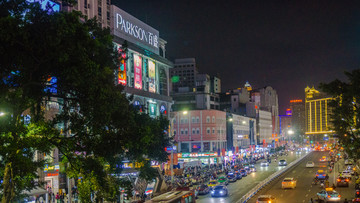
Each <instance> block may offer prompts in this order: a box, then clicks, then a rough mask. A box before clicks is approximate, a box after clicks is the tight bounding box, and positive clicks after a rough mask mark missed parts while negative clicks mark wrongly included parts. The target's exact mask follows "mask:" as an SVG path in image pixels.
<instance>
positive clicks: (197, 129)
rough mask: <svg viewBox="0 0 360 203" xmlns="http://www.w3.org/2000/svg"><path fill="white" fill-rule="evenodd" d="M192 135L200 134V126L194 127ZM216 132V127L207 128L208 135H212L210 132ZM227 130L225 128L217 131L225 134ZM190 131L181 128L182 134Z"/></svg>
mask: <svg viewBox="0 0 360 203" xmlns="http://www.w3.org/2000/svg"><path fill="white" fill-rule="evenodd" d="M191 132H192V135H200V128H193V129H192V131H191ZM215 132H216V130H215V128H212V129H211V128H206V134H207V135H210V134H213V135H215ZM224 132H225V129H218V130H217V133H218V134H223V133H224ZM188 133H189V131H188V129H187V128H185V129H184V128H181V129H180V135H188ZM174 135H176V130H174Z"/></svg>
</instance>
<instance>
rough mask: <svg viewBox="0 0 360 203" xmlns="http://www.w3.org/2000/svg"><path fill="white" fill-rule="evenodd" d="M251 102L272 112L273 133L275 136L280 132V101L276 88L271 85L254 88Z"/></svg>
mask: <svg viewBox="0 0 360 203" xmlns="http://www.w3.org/2000/svg"><path fill="white" fill-rule="evenodd" d="M251 102H254V104H255V106H256V107H258V108H259V109H260V110H262V111H268V112H270V113H271V120H272V121H271V126H272V135H273V137H274V138H275V137H276V136H277V135H278V134H279V102H278V95H277V92H276V90H275V89H274V88H272V87H270V86H266V87H264V88H260V89H256V90H252V91H251Z"/></svg>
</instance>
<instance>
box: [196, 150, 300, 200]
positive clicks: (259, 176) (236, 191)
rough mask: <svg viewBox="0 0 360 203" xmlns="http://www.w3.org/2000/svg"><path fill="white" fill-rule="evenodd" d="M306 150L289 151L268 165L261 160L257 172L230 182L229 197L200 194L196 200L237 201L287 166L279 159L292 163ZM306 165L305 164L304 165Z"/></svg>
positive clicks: (256, 165) (257, 165)
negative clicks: (279, 162)
mask: <svg viewBox="0 0 360 203" xmlns="http://www.w3.org/2000/svg"><path fill="white" fill-rule="evenodd" d="M304 155H305V152H302V153H301V154H296V153H295V152H293V153H289V155H288V156H281V157H280V158H278V159H277V161H275V160H274V159H273V158H272V160H271V163H270V164H269V166H268V167H260V162H261V161H262V160H259V161H258V162H257V164H255V167H256V169H257V172H255V173H251V174H249V175H248V176H246V177H243V178H242V179H241V180H237V181H236V182H235V183H229V185H228V190H229V195H228V196H227V197H211V195H210V194H207V195H202V196H199V198H198V199H197V200H196V202H197V203H227V202H234V203H235V202H237V201H238V200H239V199H240V198H241V197H242V196H244V195H245V194H246V193H247V192H248V191H249V190H251V189H252V188H253V187H255V186H256V185H257V184H258V183H260V182H261V181H262V180H264V179H266V178H267V177H269V176H270V175H271V174H273V173H275V172H276V171H279V170H281V169H282V168H284V167H287V166H278V161H279V160H281V159H286V161H287V163H288V164H289V163H291V162H293V161H295V160H296V159H298V158H300V156H304ZM304 166H305V165H304Z"/></svg>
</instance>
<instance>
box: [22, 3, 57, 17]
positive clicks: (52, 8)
mask: <svg viewBox="0 0 360 203" xmlns="http://www.w3.org/2000/svg"><path fill="white" fill-rule="evenodd" d="M27 2H29V3H39V4H40V6H41V9H42V10H44V11H48V13H49V14H50V13H54V12H59V11H60V4H59V3H56V2H54V1H50V0H27Z"/></svg>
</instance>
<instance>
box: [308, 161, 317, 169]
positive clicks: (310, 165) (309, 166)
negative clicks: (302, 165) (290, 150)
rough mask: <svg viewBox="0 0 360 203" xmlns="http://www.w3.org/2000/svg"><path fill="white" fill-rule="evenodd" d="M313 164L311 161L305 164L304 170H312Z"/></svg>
mask: <svg viewBox="0 0 360 203" xmlns="http://www.w3.org/2000/svg"><path fill="white" fill-rule="evenodd" d="M314 166H315V164H314V162H313V161H308V162H306V168H314Z"/></svg>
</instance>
